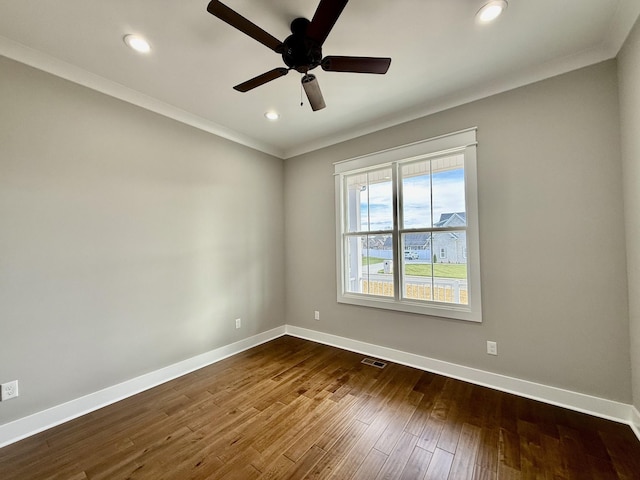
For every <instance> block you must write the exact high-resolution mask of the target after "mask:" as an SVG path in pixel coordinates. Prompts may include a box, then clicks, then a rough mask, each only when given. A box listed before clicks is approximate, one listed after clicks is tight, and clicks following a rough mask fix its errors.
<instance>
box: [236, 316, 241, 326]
mask: <svg viewBox="0 0 640 480" xmlns="http://www.w3.org/2000/svg"><path fill="white" fill-rule="evenodd" d="M241 326H242V319H241V318H236V328H240V327H241Z"/></svg>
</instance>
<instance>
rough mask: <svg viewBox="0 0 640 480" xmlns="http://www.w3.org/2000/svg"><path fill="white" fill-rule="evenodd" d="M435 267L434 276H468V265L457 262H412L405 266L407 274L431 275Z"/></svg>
mask: <svg viewBox="0 0 640 480" xmlns="http://www.w3.org/2000/svg"><path fill="white" fill-rule="evenodd" d="M432 267H433V276H434V277H442V278H467V266H466V265H464V264H463V265H459V264H455V263H436V264H435V265H433V266H432V265H431V264H430V263H411V264H407V265H405V266H404V268H405V274H406V275H416V276H420V277H430V276H431V271H432Z"/></svg>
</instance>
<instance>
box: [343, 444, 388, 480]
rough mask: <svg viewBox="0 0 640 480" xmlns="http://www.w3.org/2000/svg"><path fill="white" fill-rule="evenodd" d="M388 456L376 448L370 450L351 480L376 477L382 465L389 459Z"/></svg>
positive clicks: (367, 479)
mask: <svg viewBox="0 0 640 480" xmlns="http://www.w3.org/2000/svg"><path fill="white" fill-rule="evenodd" d="M387 458H388V456H387V455H385V454H384V453H382V452H379V451H378V450H376V449H372V450H370V451H369V454H368V455H367V457H366V458H365V459H364V461H363V462H362V463H361V464H360V466H359V467H358V470H356V472H355V473H354V474H353V476H352V477H351V480H371V479H372V478H375V477H376V476H377V475H378V473H379V472H380V470H381V469H382V466H383V465H384V463H385V462H386V461H387Z"/></svg>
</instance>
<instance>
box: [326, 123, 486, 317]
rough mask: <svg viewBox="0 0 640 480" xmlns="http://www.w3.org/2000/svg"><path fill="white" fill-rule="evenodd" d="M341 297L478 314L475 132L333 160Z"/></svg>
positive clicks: (437, 312)
mask: <svg viewBox="0 0 640 480" xmlns="http://www.w3.org/2000/svg"><path fill="white" fill-rule="evenodd" d="M335 178H336V230H337V239H336V247H337V253H338V255H337V272H338V273H337V275H338V292H337V293H338V302H341V303H349V304H354V305H363V306H368V307H377V308H386V309H391V310H399V311H406V312H412V313H421V314H425V315H434V316H442V317H448V318H456V319H461V320H471V321H477V322H479V321H481V320H482V315H481V298H480V260H479V251H480V249H479V241H478V213H477V192H476V189H477V186H476V185H477V181H476V129H475V128H474V129H469V130H464V131H461V132H457V133H453V134H450V135H444V136H441V137H436V138H433V139H429V140H425V141H422V142H417V143H413V144H410V145H405V146H402V147H398V148H394V149H390V150H385V151H382V152H377V153H373V154H370V155H366V156H363V157H357V158H354V159H350V160H346V161H343V162H338V163H336V164H335Z"/></svg>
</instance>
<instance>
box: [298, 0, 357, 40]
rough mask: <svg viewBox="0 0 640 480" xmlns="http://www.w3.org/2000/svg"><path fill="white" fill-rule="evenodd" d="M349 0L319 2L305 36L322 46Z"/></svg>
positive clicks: (321, 0)
mask: <svg viewBox="0 0 640 480" xmlns="http://www.w3.org/2000/svg"><path fill="white" fill-rule="evenodd" d="M348 1H349V0H320V4H319V5H318V8H317V9H316V13H314V14H313V19H311V23H310V24H309V27H308V28H307V36H308V37H309V38H311V39H313V40H315V41H316V42H317V43H318V45H319V46H322V44H323V43H324V41H325V40H326V39H327V36H328V35H329V32H330V31H331V29H332V28H333V26H334V25H335V23H336V20H338V17H339V16H340V14H341V13H342V10H344V7H345V6H346V5H347V2H348Z"/></svg>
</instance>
